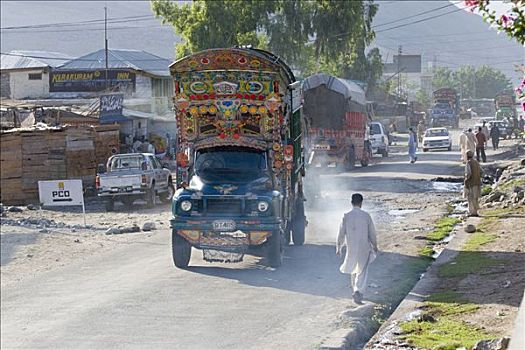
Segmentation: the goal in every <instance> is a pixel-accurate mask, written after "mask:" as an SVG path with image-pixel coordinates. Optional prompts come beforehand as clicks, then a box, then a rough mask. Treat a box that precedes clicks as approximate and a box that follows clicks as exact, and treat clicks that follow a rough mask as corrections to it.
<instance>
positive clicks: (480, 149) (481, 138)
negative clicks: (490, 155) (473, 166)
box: [476, 126, 487, 163]
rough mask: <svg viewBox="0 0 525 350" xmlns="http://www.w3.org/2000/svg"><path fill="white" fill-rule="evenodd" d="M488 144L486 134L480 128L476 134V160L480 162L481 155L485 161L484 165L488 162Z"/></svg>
mask: <svg viewBox="0 0 525 350" xmlns="http://www.w3.org/2000/svg"><path fill="white" fill-rule="evenodd" d="M486 143H487V138H486V137H485V133H483V129H482V128H481V126H480V127H478V131H477V132H476V159H477V160H478V162H479V156H480V154H481V159H482V160H483V163H486V162H487V155H486V154H485V144H486Z"/></svg>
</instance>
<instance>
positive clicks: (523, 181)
mask: <svg viewBox="0 0 525 350" xmlns="http://www.w3.org/2000/svg"><path fill="white" fill-rule="evenodd" d="M516 186H519V187H525V178H520V179H513V180H510V181H508V182H505V183H503V184H501V185H500V186H498V189H499V190H500V191H508V190H512V189H513V188H514V187H516Z"/></svg>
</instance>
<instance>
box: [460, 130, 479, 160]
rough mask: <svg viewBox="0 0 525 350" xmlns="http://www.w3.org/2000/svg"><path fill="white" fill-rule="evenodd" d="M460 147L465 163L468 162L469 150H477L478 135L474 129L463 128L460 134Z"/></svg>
mask: <svg viewBox="0 0 525 350" xmlns="http://www.w3.org/2000/svg"><path fill="white" fill-rule="evenodd" d="M459 149H460V151H461V160H462V161H463V163H466V162H467V152H468V151H472V153H474V152H475V151H476V136H474V134H473V133H472V129H466V130H463V133H462V134H461V135H460V136H459Z"/></svg>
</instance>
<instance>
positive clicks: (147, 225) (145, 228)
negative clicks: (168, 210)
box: [142, 221, 157, 231]
mask: <svg viewBox="0 0 525 350" xmlns="http://www.w3.org/2000/svg"><path fill="white" fill-rule="evenodd" d="M156 229H157V227H156V226H155V223H154V222H152V221H148V222H145V223H144V225H142V231H153V230H156Z"/></svg>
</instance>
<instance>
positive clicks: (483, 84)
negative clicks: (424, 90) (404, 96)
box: [432, 65, 511, 98]
mask: <svg viewBox="0 0 525 350" xmlns="http://www.w3.org/2000/svg"><path fill="white" fill-rule="evenodd" d="M432 86H433V88H434V89H435V90H437V89H440V88H444V87H452V88H454V89H456V90H457V91H458V92H459V93H460V94H461V96H462V97H463V98H494V96H495V95H496V94H497V93H498V92H500V91H501V90H503V89H506V88H509V87H510V86H511V82H510V80H509V78H507V76H506V75H505V74H503V73H502V72H501V71H499V70H497V69H494V68H492V67H490V66H485V65H484V66H481V67H478V68H474V67H473V66H463V67H460V68H458V69H457V70H456V71H452V70H451V69H449V68H446V67H438V68H437V69H436V70H435V72H434V77H433V79H432Z"/></svg>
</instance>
